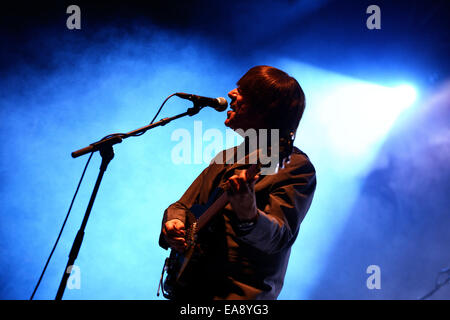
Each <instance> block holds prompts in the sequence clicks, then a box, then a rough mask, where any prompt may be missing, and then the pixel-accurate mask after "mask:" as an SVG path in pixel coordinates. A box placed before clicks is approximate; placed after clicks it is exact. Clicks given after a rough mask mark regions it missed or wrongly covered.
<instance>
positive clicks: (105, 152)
mask: <svg viewBox="0 0 450 320" xmlns="http://www.w3.org/2000/svg"><path fill="white" fill-rule="evenodd" d="M201 109H202V108H201V107H200V106H198V105H197V104H196V103H194V106H193V107H192V108H189V109H187V111H186V112H184V113H181V114H179V115H176V116H174V117H170V118H164V119H161V120H160V121H158V122H155V123H152V124H149V125H147V126H144V127H142V128H139V129H136V130H133V131H130V132H128V133H125V134H114V135H111V136H110V137H109V138H106V139H102V140H100V141H97V142H94V143H92V144H90V145H89V146H87V147H86V148H83V149H80V150H77V151H74V152H72V157H73V158H77V157H79V156H82V155H84V154H86V153H90V152H95V151H99V152H100V156H101V157H102V163H101V165H100V172H99V173H98V177H97V181H96V182H95V186H94V190H93V191H92V195H91V198H90V200H89V204H88V206H87V209H86V213H85V214H84V218H83V222H82V223H81V227H80V229H79V230H78V232H77V235H76V237H75V240H74V242H73V244H72V249H71V250H70V253H69V260H68V261H67V265H66V268H65V269H64V273H63V276H62V279H61V283H60V284H59V288H58V292H57V293H56V297H55V300H61V299H62V297H63V295H64V290H65V288H66V285H67V280H68V279H69V276H70V270H69V268H70V267H72V266H73V265H74V263H75V260H76V258H77V256H78V253H79V252H80V248H81V243H82V242H83V237H84V230H85V228H86V225H87V221H88V219H89V215H90V213H91V210H92V206H93V205H94V201H95V197H96V196H97V192H98V189H99V187H100V183H101V181H102V179H103V174H104V173H105V171H106V168H107V167H108V164H109V162H110V161H111V160H112V159H113V158H114V150H113V145H114V144H117V143H121V142H122V140H123V139H126V138H129V137H132V136H136V135H141V134H144V133H145V132H146V131H147V130H150V129H153V128H155V127H159V126H164V125H166V124H167V123H169V122H170V121H172V120H175V119H178V118H181V117H184V116H193V115H195V114H197V113H198V112H199V111H200V110H201Z"/></svg>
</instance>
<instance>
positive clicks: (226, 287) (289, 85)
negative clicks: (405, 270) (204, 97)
mask: <svg viewBox="0 0 450 320" xmlns="http://www.w3.org/2000/svg"><path fill="white" fill-rule="evenodd" d="M228 96H229V97H230V99H231V104H230V105H231V110H230V111H228V113H227V119H226V120H225V125H226V126H227V127H229V128H231V129H233V130H235V131H236V132H238V133H242V132H249V131H251V132H255V133H256V135H257V136H259V135H261V132H267V130H269V131H274V130H275V131H276V132H277V136H278V137H279V138H280V139H279V141H275V142H274V141H272V140H271V139H268V140H269V141H267V145H268V146H269V147H273V146H274V144H279V149H280V150H286V148H285V145H284V144H285V143H286V142H288V143H289V142H290V141H291V142H292V140H293V137H295V133H296V131H297V127H298V125H299V122H300V119H301V117H302V115H303V111H304V109H305V96H304V93H303V90H302V88H301V87H300V85H299V84H298V82H297V80H295V79H294V78H292V77H290V76H289V75H288V74H286V73H285V72H283V71H281V70H279V69H276V68H274V67H269V66H256V67H253V68H251V69H250V70H249V71H248V72H247V73H246V74H245V75H244V76H243V77H242V78H241V79H240V80H239V81H238V82H237V88H235V89H233V90H231V91H230V92H229V93H228ZM269 136H270V134H269ZM257 138H258V137H257ZM256 141H261V140H258V139H256ZM248 142H249V139H248V137H246V139H245V140H244V142H243V143H242V144H241V145H240V146H238V147H234V148H232V149H229V150H225V151H223V152H221V153H219V155H218V156H217V157H216V158H215V161H213V162H211V164H210V165H209V166H208V167H207V168H206V169H205V170H204V171H203V172H202V173H201V174H200V175H199V176H198V177H197V178H196V179H195V181H194V182H193V183H192V185H191V186H190V187H189V188H188V190H187V191H186V192H185V193H184V195H183V196H182V197H181V199H180V200H179V201H177V202H175V203H174V204H172V205H170V206H169V207H168V208H167V210H166V211H165V213H164V217H163V221H162V231H161V236H160V241H159V243H160V246H161V247H163V248H165V249H168V248H169V247H170V248H171V249H172V250H174V252H178V253H179V254H181V255H182V254H183V253H184V252H186V250H187V249H188V243H187V241H186V238H185V236H186V227H187V226H186V224H187V220H186V214H187V212H189V209H190V208H191V207H192V206H193V205H202V204H207V203H210V202H211V201H210V200H211V196H212V195H213V194H214V191H215V190H217V188H220V189H219V190H224V191H223V192H226V194H227V196H228V199H229V203H228V204H227V205H226V206H225V207H224V208H223V209H222V210H221V212H220V214H218V215H216V216H215V217H214V218H213V219H212V220H211V221H210V222H209V223H208V226H207V227H206V228H205V229H204V230H202V231H201V233H199V238H198V240H199V249H198V250H197V253H196V258H195V259H193V260H194V261H195V263H194V261H193V262H192V267H190V268H188V269H186V270H189V272H188V273H189V274H188V275H187V278H186V279H188V280H187V281H185V282H184V283H183V285H182V286H181V285H180V286H176V287H174V288H172V289H173V290H172V293H171V295H170V299H196V300H199V299H201V300H212V299H229V300H236V299H252V300H253V299H276V298H277V297H278V295H279V293H280V291H281V288H282V286H283V281H284V277H285V273H286V268H287V264H288V260H289V255H290V251H291V247H292V245H293V243H294V241H295V240H296V238H297V235H298V233H299V229H300V224H301V222H302V221H303V219H304V217H305V215H306V213H307V211H308V209H309V207H310V205H311V201H312V199H313V195H314V191H315V188H316V175H315V169H314V166H313V165H312V164H311V162H310V160H309V159H308V157H307V156H306V154H305V153H303V152H302V151H300V150H299V149H298V148H296V147H293V148H292V147H291V148H290V149H289V151H290V161H289V162H288V163H287V164H285V165H284V167H283V168H280V169H279V170H277V171H275V172H273V173H272V174H265V175H263V174H260V175H256V176H255V177H250V178H249V177H248V175H247V170H248V168H249V163H248V161H247V162H246V161H239V160H242V159H239V158H240V156H239V155H243V156H244V158H246V159H248V157H249V155H250V154H251V152H252V151H254V150H252V148H250V147H249V146H248V144H249V143H248ZM277 146H278V145H277ZM258 147H261V145H258ZM276 149H278V148H276ZM276 149H275V150H276ZM230 155H231V157H230ZM272 155H273V154H272ZM271 158H273V157H271ZM221 159H222V160H223V161H218V160H221ZM279 160H280V161H281V160H282V159H279ZM186 272H187V271H186Z"/></svg>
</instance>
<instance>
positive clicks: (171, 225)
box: [162, 219, 187, 252]
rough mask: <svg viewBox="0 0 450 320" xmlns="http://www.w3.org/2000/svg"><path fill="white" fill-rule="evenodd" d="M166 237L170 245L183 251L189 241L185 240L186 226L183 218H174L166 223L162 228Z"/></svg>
mask: <svg viewBox="0 0 450 320" xmlns="http://www.w3.org/2000/svg"><path fill="white" fill-rule="evenodd" d="M162 232H163V235H164V238H165V239H166V241H167V243H168V244H169V246H170V247H171V248H172V249H174V250H176V251H178V252H183V251H184V250H186V248H187V243H186V240H185V238H184V237H185V235H186V231H185V226H184V223H183V222H182V221H181V220H178V219H172V220H169V221H167V222H166V223H165V224H164V228H163V230H162Z"/></svg>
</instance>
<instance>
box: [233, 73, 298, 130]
mask: <svg viewBox="0 0 450 320" xmlns="http://www.w3.org/2000/svg"><path fill="white" fill-rule="evenodd" d="M237 85H238V86H239V90H240V93H241V94H242V96H243V97H244V98H245V99H248V101H249V102H250V104H251V106H252V107H254V108H258V111H260V112H261V113H262V115H263V117H264V118H265V119H266V121H267V123H269V124H270V125H271V128H270V129H280V131H281V132H282V134H289V133H290V132H293V133H294V134H295V131H296V130H297V127H298V125H299V123H300V119H301V118H302V115H303V111H304V110H305V94H304V93H303V90H302V88H301V87H300V85H299V83H298V82H297V80H295V79H294V78H293V77H291V76H289V75H288V74H287V73H286V72H284V71H281V70H279V69H277V68H274V67H270V66H256V67H253V68H251V69H250V70H248V71H247V73H246V74H244V76H242V78H241V79H240V80H239V81H238V82H237Z"/></svg>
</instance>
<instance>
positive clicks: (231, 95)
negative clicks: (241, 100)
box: [228, 88, 238, 99]
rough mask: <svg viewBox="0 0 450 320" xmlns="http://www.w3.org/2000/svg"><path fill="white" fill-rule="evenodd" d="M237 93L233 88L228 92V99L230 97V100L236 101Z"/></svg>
mask: <svg viewBox="0 0 450 320" xmlns="http://www.w3.org/2000/svg"><path fill="white" fill-rule="evenodd" d="M237 93H238V91H237V88H235V89H233V90H231V91H230V92H228V97H230V99H236V96H237Z"/></svg>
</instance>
